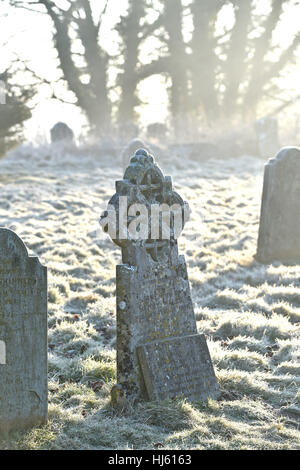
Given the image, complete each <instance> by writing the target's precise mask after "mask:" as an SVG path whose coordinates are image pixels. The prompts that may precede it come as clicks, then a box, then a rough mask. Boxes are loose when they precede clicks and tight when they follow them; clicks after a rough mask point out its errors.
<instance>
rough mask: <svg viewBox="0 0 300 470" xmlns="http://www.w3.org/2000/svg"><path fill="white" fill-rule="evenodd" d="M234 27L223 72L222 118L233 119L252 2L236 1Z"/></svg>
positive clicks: (247, 0) (243, 76)
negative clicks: (224, 88)
mask: <svg viewBox="0 0 300 470" xmlns="http://www.w3.org/2000/svg"><path fill="white" fill-rule="evenodd" d="M234 4H235V25H234V27H233V30H232V33H231V37H230V40H229V44H228V53H227V60H226V63H225V66H224V70H225V86H226V90H225V95H224V100H223V114H224V117H226V118H229V117H233V116H234V115H235V114H236V112H237V108H238V105H239V104H240V103H239V100H238V99H239V96H240V87H241V85H242V82H243V81H244V79H245V77H246V71H247V62H246V59H247V56H248V50H247V46H248V33H249V30H250V27H251V25H252V15H251V12H252V8H253V3H252V0H243V1H238V2H237V1H236V2H234Z"/></svg>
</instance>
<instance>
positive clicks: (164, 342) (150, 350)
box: [100, 149, 219, 401]
mask: <svg viewBox="0 0 300 470" xmlns="http://www.w3.org/2000/svg"><path fill="white" fill-rule="evenodd" d="M187 215H188V205H187V203H185V202H184V201H183V200H182V198H181V197H180V196H179V194H178V193H176V192H175V191H174V190H173V188H172V181H171V178H170V177H165V176H164V175H163V173H162V171H161V170H160V168H159V167H158V166H157V165H156V164H155V162H154V160H153V157H152V156H151V155H149V154H148V152H147V151H145V150H144V149H139V150H137V151H136V153H135V155H134V156H133V157H132V158H131V161H130V164H129V166H128V167H127V169H126V171H125V174H124V178H123V180H121V181H117V182H116V194H115V195H114V196H113V197H112V198H111V200H110V202H109V205H108V210H107V211H106V212H105V213H104V214H103V215H102V217H101V219H100V223H101V225H102V227H103V229H104V230H105V231H106V232H108V233H109V235H110V236H111V238H112V239H113V241H114V242H115V243H116V244H117V245H119V246H120V247H121V249H122V264H120V265H118V266H117V273H116V284H117V286H116V297H117V299H116V300H117V382H118V383H117V385H116V386H115V387H114V388H113V390H112V399H113V401H117V400H118V397H124V395H125V396H131V397H143V398H145V399H150V400H152V399H163V398H172V397H176V396H180V395H183V396H185V397H189V398H195V399H199V400H205V399H207V398H208V397H212V398H216V397H217V396H218V393H219V392H218V385H217V381H216V377H215V374H214V370H213V366H212V362H211V359H210V355H209V351H208V348H207V344H206V340H205V336H204V335H202V334H198V332H197V326H196V321H195V316H194V310H193V305H192V300H191V295H190V288H189V281H188V275H187V269H186V264H185V259H184V256H182V255H179V254H178V247H177V238H178V236H179V234H180V232H181V230H182V229H183V225H184V222H185V220H186V218H187Z"/></svg>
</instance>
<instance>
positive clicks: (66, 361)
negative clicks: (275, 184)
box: [0, 147, 300, 449]
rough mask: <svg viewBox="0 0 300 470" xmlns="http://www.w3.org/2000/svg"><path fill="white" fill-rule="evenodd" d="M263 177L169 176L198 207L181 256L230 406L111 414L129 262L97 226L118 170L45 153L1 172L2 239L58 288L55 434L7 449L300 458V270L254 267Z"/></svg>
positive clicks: (233, 169) (204, 172)
mask: <svg viewBox="0 0 300 470" xmlns="http://www.w3.org/2000/svg"><path fill="white" fill-rule="evenodd" d="M263 163H264V162H262V161H261V160H259V159H258V158H254V157H242V158H239V159H236V160H226V161H220V160H208V161H204V162H195V161H188V160H187V159H186V158H184V159H182V160H180V159H179V158H172V156H170V158H169V160H168V161H165V162H164V161H162V162H161V167H162V168H163V170H164V172H165V174H169V175H171V176H172V178H173V183H174V187H175V190H176V191H178V192H179V193H180V194H181V195H182V196H183V197H184V198H185V199H186V200H187V201H189V203H190V205H191V209H192V217H191V221H189V222H188V224H187V226H186V228H185V230H184V232H183V234H182V236H181V238H180V240H179V249H180V253H184V254H185V257H186V261H187V266H188V273H189V279H190V283H191V288H192V297H193V302H194V307H195V314H196V319H197V325H198V329H199V332H201V333H204V334H205V335H206V336H207V341H208V346H209V349H210V353H211V357H212V360H213V363H214V367H215V372H216V375H217V379H218V381H219V384H220V387H221V389H222V396H221V399H220V400H219V401H209V402H208V403H207V404H201V403H193V404H192V403H189V402H188V401H184V400H177V401H164V402H152V403H146V402H140V403H138V404H136V405H135V406H134V407H133V406H131V405H130V404H129V405H128V406H126V407H125V408H123V409H113V408H112V407H111V405H110V388H111V386H112V385H113V384H114V383H115V373H116V371H115V333H116V324H115V265H116V264H117V263H119V262H120V250H119V249H118V248H117V247H116V246H115V245H114V244H113V243H112V242H111V241H110V240H109V239H107V238H104V237H103V236H102V235H101V234H100V231H99V226H98V219H99V215H100V213H101V211H102V210H103V209H104V208H105V206H106V203H107V202H108V199H109V198H110V196H111V195H112V194H113V193H114V191H115V188H114V182H115V180H116V179H121V177H122V175H121V162H120V161H119V159H116V160H115V161H112V159H111V158H107V159H105V158H101V159H96V158H95V157H89V156H86V157H85V158H83V157H78V156H77V157H76V156H72V155H63V154H61V153H59V152H56V153H55V155H54V154H52V151H51V150H50V148H47V147H43V148H38V149H34V148H29V147H28V148H26V147H24V148H23V149H20V150H17V151H16V152H14V153H12V154H10V155H9V156H8V157H7V158H5V159H3V160H2V161H1V162H0V185H1V195H2V197H1V201H0V225H1V226H5V227H8V228H11V229H13V230H15V231H16V232H17V234H18V235H19V236H21V237H22V238H23V240H24V241H25V243H26V245H27V246H28V248H29V249H30V252H31V253H35V254H37V255H38V256H39V257H40V258H41V261H42V262H43V263H44V264H45V265H46V266H48V276H49V423H48V424H47V425H46V426H43V427H39V428H34V429H32V430H29V431H27V432H23V433H14V434H11V435H10V436H6V437H5V438H4V439H2V440H0V448H1V449H153V448H158V447H161V448H163V449H300V392H299V388H300V387H299V385H300V341H299V338H300V266H299V265H298V266H284V265H282V264H280V263H278V262H275V263H273V264H272V265H261V264H259V263H257V262H256V261H255V259H254V254H255V251H256V240H257V233H258V222H259V212H260V199H261V191H262V175H263ZM0 379H1V378H0Z"/></svg>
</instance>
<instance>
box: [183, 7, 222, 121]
mask: <svg viewBox="0 0 300 470" xmlns="http://www.w3.org/2000/svg"><path fill="white" fill-rule="evenodd" d="M223 3H224V2H223V1H219V0H210V3H208V2H207V3H204V2H199V1H198V0H194V1H193V3H192V5H191V11H192V17H193V25H194V31H193V36H192V40H191V49H192V54H191V66H190V68H191V82H192V90H191V95H192V100H191V107H192V109H193V110H194V112H195V114H196V115H199V114H200V113H201V111H204V113H205V116H206V119H207V121H208V122H212V121H214V120H216V119H217V118H218V117H219V103H218V98H217V90H216V67H217V61H218V58H217V56H216V53H215V46H216V42H215V38H214V32H215V22H216V19H217V14H218V11H219V10H220V8H221V7H222V6H223Z"/></svg>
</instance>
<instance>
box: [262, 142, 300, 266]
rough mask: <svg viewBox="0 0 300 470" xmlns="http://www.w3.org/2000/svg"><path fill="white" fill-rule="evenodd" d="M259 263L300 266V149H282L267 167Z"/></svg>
mask: <svg viewBox="0 0 300 470" xmlns="http://www.w3.org/2000/svg"><path fill="white" fill-rule="evenodd" d="M257 259H258V260H259V261H261V262H266V263H268V262H271V261H274V260H278V261H281V262H283V263H300V149H299V148H297V147H285V148H283V149H282V150H281V151H280V152H279V153H278V155H277V156H276V158H272V159H271V160H269V162H268V163H267V164H266V165H265V174H264V187H263V195H262V205H261V216H260V227H259V236H258V246H257Z"/></svg>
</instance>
